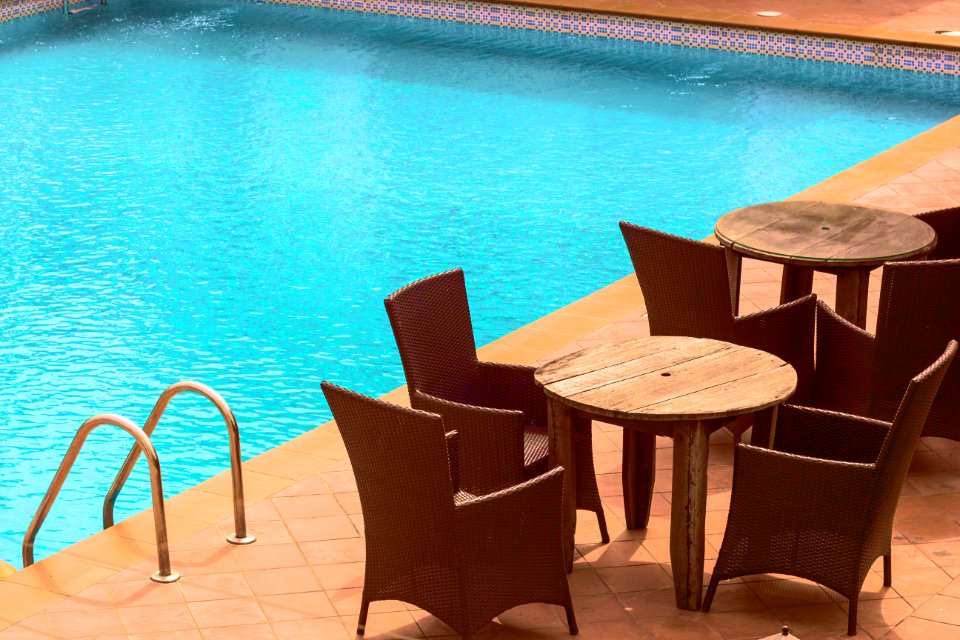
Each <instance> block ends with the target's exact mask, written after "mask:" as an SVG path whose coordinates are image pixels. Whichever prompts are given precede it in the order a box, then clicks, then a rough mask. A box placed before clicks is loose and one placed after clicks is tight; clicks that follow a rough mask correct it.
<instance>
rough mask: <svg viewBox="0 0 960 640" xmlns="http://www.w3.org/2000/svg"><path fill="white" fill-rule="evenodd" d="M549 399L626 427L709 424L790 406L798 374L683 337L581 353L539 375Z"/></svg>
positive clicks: (762, 355)
mask: <svg viewBox="0 0 960 640" xmlns="http://www.w3.org/2000/svg"><path fill="white" fill-rule="evenodd" d="M535 375H536V379H537V382H538V383H539V384H540V385H541V386H542V387H543V389H544V392H545V393H546V394H547V396H549V397H552V398H555V399H557V400H560V401H562V402H563V403H564V404H566V405H569V406H572V407H574V408H577V409H581V410H584V411H588V412H590V413H593V414H597V415H601V416H608V417H611V418H619V419H625V420H631V419H632V420H708V419H712V418H726V417H733V416H738V415H743V414H746V413H752V412H754V411H759V410H760V409H765V408H767V407H772V406H774V405H776V404H778V403H780V402H782V401H783V400H786V399H787V398H789V397H790V396H791V395H792V394H793V392H794V390H795V389H796V387H797V373H796V371H794V369H793V367H791V366H790V365H788V364H787V363H786V362H784V361H783V360H781V359H780V358H778V357H776V356H774V355H772V354H769V353H766V352H765V351H759V350H757V349H750V348H747V347H741V346H739V345H734V344H730V343H728V342H721V341H719V340H708V339H705V338H687V337H681V336H655V337H651V338H635V339H632V340H625V341H622V342H617V343H613V344H605V345H601V346H597V347H591V348H589V349H584V350H583V351H578V352H576V353H572V354H570V355H567V356H563V357H561V358H559V359H557V360H554V361H553V362H550V363H547V364H545V365H543V366H542V367H540V368H539V369H537V371H536V374H535Z"/></svg>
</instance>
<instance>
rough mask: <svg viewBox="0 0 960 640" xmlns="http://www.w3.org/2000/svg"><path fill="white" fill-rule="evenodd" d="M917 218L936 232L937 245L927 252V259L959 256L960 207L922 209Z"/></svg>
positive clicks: (952, 258) (951, 258) (950, 258)
mask: <svg viewBox="0 0 960 640" xmlns="http://www.w3.org/2000/svg"><path fill="white" fill-rule="evenodd" d="M917 218H919V219H920V220H923V221H924V222H926V223H927V224H928V225H930V226H931V227H933V230H934V231H936V232H937V246H936V247H934V248H933V251H931V252H930V253H928V254H927V260H954V259H956V258H960V207H950V208H949V209H937V210H936V211H924V212H923V213H918V214H917Z"/></svg>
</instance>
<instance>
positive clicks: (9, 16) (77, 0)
mask: <svg viewBox="0 0 960 640" xmlns="http://www.w3.org/2000/svg"><path fill="white" fill-rule="evenodd" d="M92 1H93V0H69V2H70V6H74V5H78V4H84V3H87V4H90V3H91V2H92ZM62 10H63V0H27V1H18V0H12V1H11V0H0V22H7V21H9V20H14V19H16V18H25V17H27V16H35V15H37V14H38V13H46V12H47V11H62Z"/></svg>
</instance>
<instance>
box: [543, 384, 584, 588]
mask: <svg viewBox="0 0 960 640" xmlns="http://www.w3.org/2000/svg"><path fill="white" fill-rule="evenodd" d="M547 411H548V413H547V445H548V447H549V450H548V456H549V458H548V461H549V464H550V468H551V469H552V468H554V467H558V466H562V467H563V512H562V515H561V527H560V528H561V531H562V535H563V553H564V560H565V561H566V564H567V572H568V573H569V572H570V571H572V570H573V545H574V535H575V534H576V532H577V466H576V465H577V457H576V455H575V454H574V449H573V448H574V444H573V429H574V419H575V418H574V411H573V409H571V408H570V407H568V406H567V405H565V404H563V403H562V402H558V401H556V400H553V399H550V400H549V403H548V407H547Z"/></svg>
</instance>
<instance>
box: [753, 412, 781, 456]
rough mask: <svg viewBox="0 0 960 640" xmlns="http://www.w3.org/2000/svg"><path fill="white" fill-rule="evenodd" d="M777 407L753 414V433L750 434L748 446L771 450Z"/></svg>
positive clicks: (775, 427) (774, 434) (775, 426)
mask: <svg viewBox="0 0 960 640" xmlns="http://www.w3.org/2000/svg"><path fill="white" fill-rule="evenodd" d="M777 407H778V405H774V406H772V407H770V408H769V409H762V410H760V411H757V412H756V413H755V414H753V431H751V432H750V444H752V445H753V446H755V447H764V448H765V449H772V448H773V440H774V437H775V436H776V429H777Z"/></svg>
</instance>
